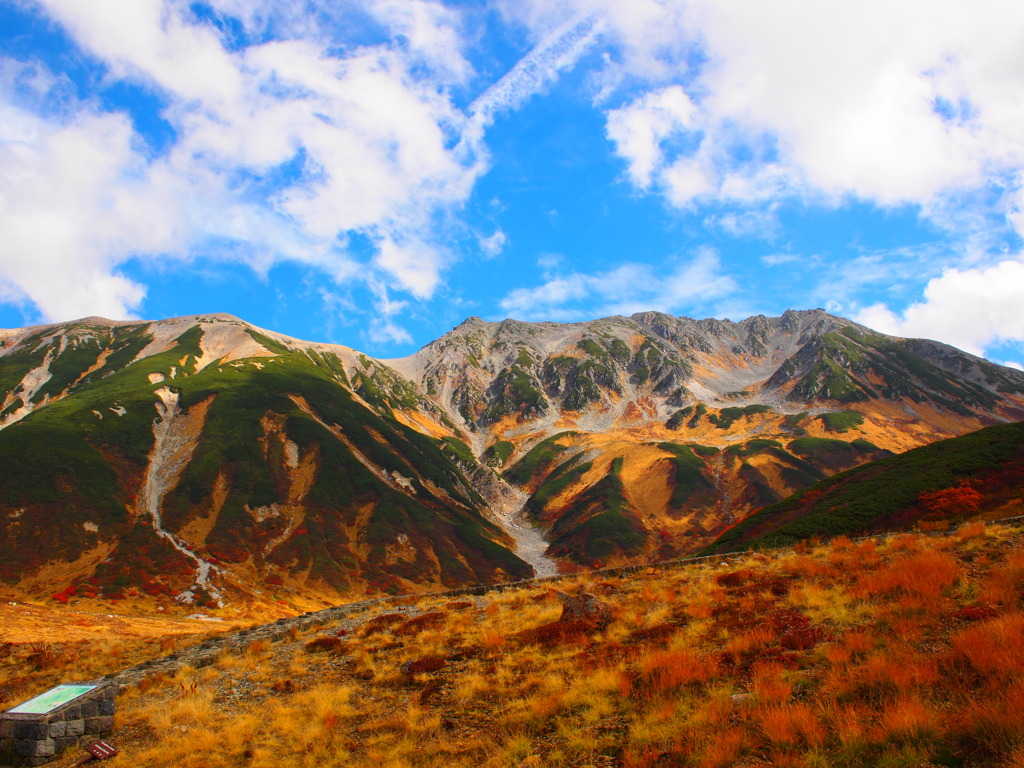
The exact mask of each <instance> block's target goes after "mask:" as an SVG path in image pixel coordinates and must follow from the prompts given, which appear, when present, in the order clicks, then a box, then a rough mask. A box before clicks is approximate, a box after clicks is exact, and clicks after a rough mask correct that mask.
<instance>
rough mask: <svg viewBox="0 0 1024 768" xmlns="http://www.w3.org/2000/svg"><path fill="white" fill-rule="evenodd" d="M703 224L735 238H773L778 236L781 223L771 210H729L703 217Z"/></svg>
mask: <svg viewBox="0 0 1024 768" xmlns="http://www.w3.org/2000/svg"><path fill="white" fill-rule="evenodd" d="M704 226H705V227H708V228H709V229H710V228H715V229H720V230H722V231H723V232H725V233H726V234H727V235H730V236H732V237H736V238H742V237H755V238H758V239H761V240H774V239H775V238H776V237H778V236H779V234H780V233H781V230H782V225H781V224H780V223H779V219H778V217H777V216H776V215H775V212H774V211H772V210H762V211H758V210H753V211H730V212H729V213H723V214H718V215H712V216H708V217H707V218H706V219H704Z"/></svg>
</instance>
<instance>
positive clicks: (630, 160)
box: [608, 85, 697, 189]
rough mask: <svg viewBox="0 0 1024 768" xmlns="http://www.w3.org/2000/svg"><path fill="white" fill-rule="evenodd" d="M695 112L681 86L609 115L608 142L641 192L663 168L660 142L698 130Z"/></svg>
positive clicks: (669, 88)
mask: <svg viewBox="0 0 1024 768" xmlns="http://www.w3.org/2000/svg"><path fill="white" fill-rule="evenodd" d="M696 116H697V108H696V107H695V106H694V104H693V102H692V101H690V97H689V96H687V95H686V91H684V90H683V89H682V87H681V86H678V85H674V86H670V87H668V88H665V89H663V90H660V91H652V92H650V93H647V94H645V95H644V96H642V97H641V98H639V99H637V100H636V101H635V102H633V103H632V104H630V105H629V106H627V107H622V108H621V109H613V110H611V111H610V112H609V113H608V138H610V139H611V140H612V141H613V142H615V145H616V148H617V151H618V152H619V154H620V155H622V156H623V157H624V158H625V160H626V163H627V167H628V170H629V175H630V178H631V179H632V180H633V183H634V184H636V185H637V186H638V187H640V188H641V189H647V188H648V187H650V186H651V183H652V181H653V176H654V172H655V170H656V169H658V168H659V167H660V166H662V165H663V164H664V148H663V142H665V141H667V140H668V139H670V138H672V137H673V136H674V135H677V134H682V135H685V134H686V132H687V131H693V130H695V128H696V127H697V119H696Z"/></svg>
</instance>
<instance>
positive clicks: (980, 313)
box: [856, 261, 1024, 355]
mask: <svg viewBox="0 0 1024 768" xmlns="http://www.w3.org/2000/svg"><path fill="white" fill-rule="evenodd" d="M1022 307H1024V261H1003V262H1002V263H1000V264H997V265H995V266H992V267H989V268H987V269H967V270H960V269H948V270H946V271H945V272H944V273H943V274H942V276H941V277H937V278H934V279H933V280H931V281H929V283H928V285H927V287H926V288H925V289H924V299H923V301H919V302H916V303H914V304H911V305H910V306H909V307H908V308H907V309H906V311H904V312H902V313H899V314H898V313H896V312H893V311H892V310H891V309H890V308H889V307H888V306H886V305H885V304H880V303H879V304H873V305H871V306H869V307H866V308H865V309H863V310H862V311H861V312H860V313H859V314H858V315H857V317H856V320H857V322H860V323H863V324H864V325H866V326H868V327H870V328H874V329H876V330H879V331H882V332H883V333H889V334H893V335H896V336H906V337H924V338H930V339H936V340H938V341H944V342H946V343H947V344H952V345H953V346H955V347H959V348H960V349H963V350H966V351H967V352H971V353H972V354H976V355H982V354H984V353H985V349H986V348H987V347H990V346H992V345H994V344H998V343H1001V342H1007V341H1024V312H1022V311H1021V308H1022Z"/></svg>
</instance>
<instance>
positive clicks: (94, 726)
mask: <svg viewBox="0 0 1024 768" xmlns="http://www.w3.org/2000/svg"><path fill="white" fill-rule="evenodd" d="M85 732H86V733H88V734H89V735H90V736H92V735H95V734H97V733H99V732H100V718H98V717H87V718H86V719H85Z"/></svg>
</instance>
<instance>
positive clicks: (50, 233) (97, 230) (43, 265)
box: [0, 102, 176, 319]
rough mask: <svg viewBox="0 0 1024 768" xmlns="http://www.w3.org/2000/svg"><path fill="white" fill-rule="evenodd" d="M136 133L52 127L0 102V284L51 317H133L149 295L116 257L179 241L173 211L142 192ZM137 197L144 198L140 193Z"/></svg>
mask: <svg viewBox="0 0 1024 768" xmlns="http://www.w3.org/2000/svg"><path fill="white" fill-rule="evenodd" d="M138 171H139V163H138V158H137V156H136V154H135V152H134V150H133V148H132V128H131V125H130V124H129V123H128V121H127V120H126V119H124V118H123V117H121V116H117V115H96V114H90V113H82V114H80V115H79V116H78V117H77V119H76V120H75V121H74V122H72V123H69V124H67V125H64V126H53V125H50V124H48V123H47V122H45V121H43V120H40V119H38V118H36V117H34V116H33V115H31V114H29V113H27V112H25V111H23V110H19V109H17V108H14V107H11V106H9V105H4V104H2V102H0V254H2V256H0V281H2V282H3V283H4V284H5V286H6V291H5V292H6V293H9V294H13V295H18V296H22V297H23V298H24V299H27V300H28V301H30V302H32V303H33V304H34V305H35V306H36V308H37V309H38V310H39V312H40V313H41V314H42V315H43V317H44V318H46V319H55V318H68V317H82V316H85V315H90V314H105V315H108V316H110V317H115V318H127V317H131V316H133V315H134V312H135V311H136V310H137V308H138V307H139V305H140V303H141V301H142V299H143V297H144V296H145V289H144V288H143V286H141V285H138V284H136V283H133V282H132V281H130V280H128V279H126V278H125V277H123V276H122V275H119V274H118V273H117V271H116V267H117V259H116V258H115V257H114V256H113V254H114V253H117V252H124V250H125V249H133V248H135V247H146V248H149V249H151V250H162V249H165V248H168V247H173V245H174V241H175V229H176V228H175V225H174V221H175V211H174V210H173V208H172V209H170V210H163V209H162V207H161V206H160V205H159V202H160V201H159V200H158V199H154V198H153V197H152V196H149V195H147V194H145V192H144V190H142V189H140V188H141V187H144V184H143V183H142V182H141V181H140V180H139V178H138V177H137V173H138ZM140 191H141V192H142V194H140Z"/></svg>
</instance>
